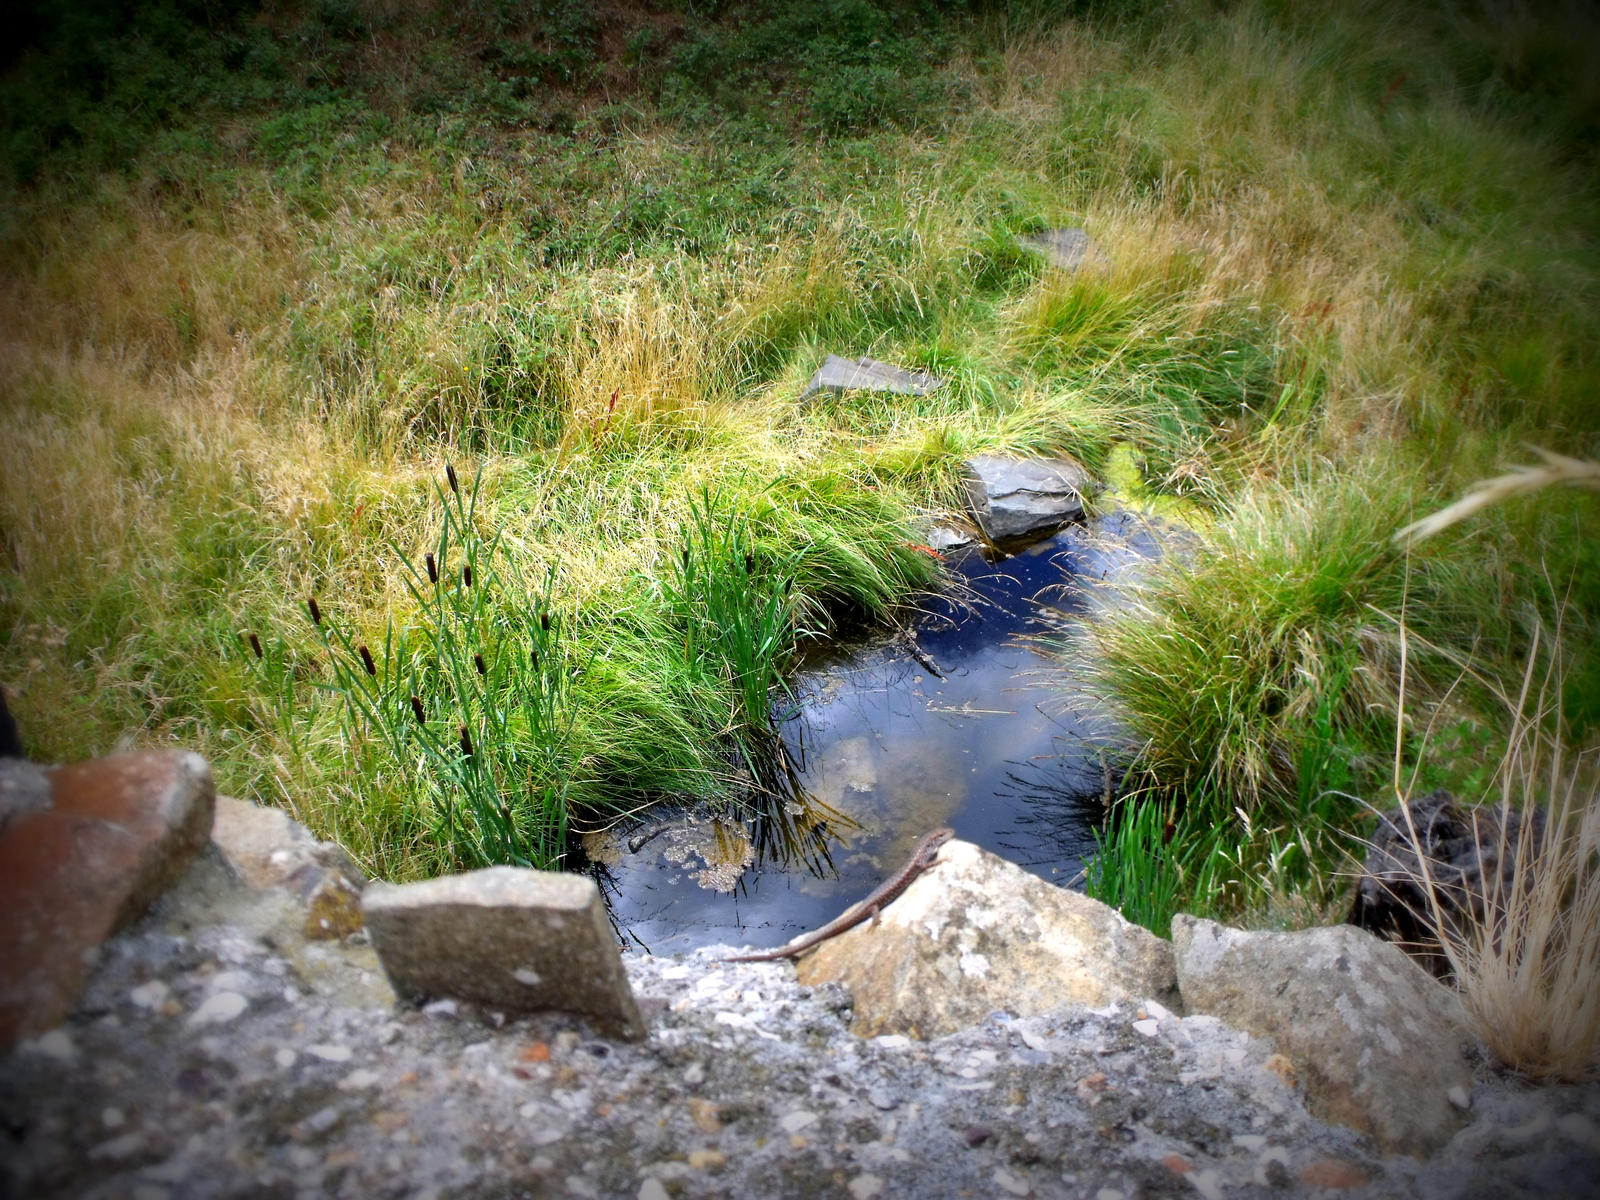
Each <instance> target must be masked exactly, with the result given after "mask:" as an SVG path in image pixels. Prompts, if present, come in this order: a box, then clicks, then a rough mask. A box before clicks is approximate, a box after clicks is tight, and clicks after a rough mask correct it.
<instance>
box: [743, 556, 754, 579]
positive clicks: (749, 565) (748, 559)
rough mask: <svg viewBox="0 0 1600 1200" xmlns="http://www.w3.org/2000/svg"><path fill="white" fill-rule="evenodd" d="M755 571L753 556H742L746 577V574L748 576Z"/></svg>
mask: <svg viewBox="0 0 1600 1200" xmlns="http://www.w3.org/2000/svg"><path fill="white" fill-rule="evenodd" d="M755 569H756V560H755V556H754V555H753V554H749V553H746V554H745V556H744V573H745V574H746V575H748V574H750V572H752V571H754V570H755Z"/></svg>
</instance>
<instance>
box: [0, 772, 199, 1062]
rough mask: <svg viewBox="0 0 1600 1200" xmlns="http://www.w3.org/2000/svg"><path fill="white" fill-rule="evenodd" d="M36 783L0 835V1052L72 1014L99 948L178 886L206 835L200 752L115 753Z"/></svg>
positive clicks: (51, 774) (46, 777)
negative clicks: (44, 787) (43, 786)
mask: <svg viewBox="0 0 1600 1200" xmlns="http://www.w3.org/2000/svg"><path fill="white" fill-rule="evenodd" d="M42 774H43V776H44V779H45V781H46V782H47V783H48V785H49V789H50V795H49V801H48V803H47V804H37V803H33V804H32V806H31V807H26V808H23V809H21V810H20V811H18V812H17V815H15V816H14V817H13V818H12V819H11V820H10V821H9V822H8V823H7V824H6V825H5V827H4V833H3V835H0V913H4V914H5V919H4V920H0V1049H3V1048H5V1047H7V1046H10V1045H11V1044H12V1042H13V1041H15V1040H16V1039H17V1038H19V1037H31V1036H33V1035H36V1034H39V1033H43V1032H44V1031H46V1030H48V1029H50V1028H52V1027H53V1026H55V1025H56V1024H58V1023H59V1022H60V1021H61V1020H62V1019H63V1018H64V1017H66V1016H67V1014H68V1013H70V1012H71V1011H72V1009H73V1006H74V1005H75V1004H76V1002H77V997H78V991H79V989H80V988H81V987H82V985H83V981H84V979H85V978H86V976H87V974H88V972H89V969H90V968H91V967H92V966H93V963H94V960H95V957H96V955H97V952H98V950H99V947H100V944H101V943H102V942H104V941H105V940H106V938H108V937H110V936H111V934H112V933H114V932H116V931H117V930H118V929H121V928H122V927H123V926H125V925H127V924H128V923H130V922H131V921H133V920H134V919H135V918H137V917H139V916H140V915H141V914H143V913H144V911H145V910H146V909H147V908H148V907H149V906H150V904H151V902H152V901H154V900H155V899H156V898H157V897H158V896H160V895H161V894H162V893H163V892H164V891H166V889H167V888H168V887H169V886H171V884H172V883H173V882H174V881H176V880H177V878H178V877H179V876H180V875H181V874H182V873H183V871H184V870H185V868H187V867H188V865H189V863H190V861H191V860H192V859H193V858H194V856H195V855H196V854H197V853H199V851H200V850H201V848H202V847H204V846H205V844H206V839H207V838H208V837H209V835H210V832H211V818H212V808H213V804H214V803H215V793H214V791H213V789H212V783H211V768H210V767H209V766H208V765H207V763H206V761H205V759H203V758H201V757H200V756H199V755H198V754H191V753H189V752H187V751H180V752H168V751H152V752H146V753H140V754H122V755H117V756H115V757H112V758H103V759H98V760H96V761H93V762H84V763H74V764H73V765H71V766H66V767H58V768H55V769H53V770H49V771H45V772H43V773H42ZM36 799H37V797H35V800H36Z"/></svg>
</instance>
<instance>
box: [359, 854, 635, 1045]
mask: <svg viewBox="0 0 1600 1200" xmlns="http://www.w3.org/2000/svg"><path fill="white" fill-rule="evenodd" d="M362 906H363V910H364V913H365V917H366V923H367V930H368V932H369V933H370V934H371V936H372V943H373V945H374V946H375V947H377V951H378V957H379V959H380V960H381V961H382V963H383V969H384V971H385V972H387V973H388V976H389V981H390V982H391V983H392V984H393V985H394V989H395V991H396V992H398V993H399V994H400V995H402V996H408V997H411V998H413V999H421V998H424V997H430V996H454V997H458V998H460V999H463V1000H472V1001H475V1002H478V1003H481V1004H485V1005H488V1006H490V1007H493V1008H498V1009H503V1010H506V1011H509V1012H532V1011H538V1010H542V1009H560V1010H563V1011H567V1012H577V1013H583V1014H586V1015H588V1016H590V1017H593V1018H594V1019H595V1020H596V1021H597V1022H599V1023H601V1024H602V1025H605V1026H607V1027H609V1028H611V1029H612V1030H614V1031H616V1032H618V1033H620V1034H622V1035H623V1036H626V1037H640V1036H643V1034H644V1020H643V1017H642V1016H641V1015H640V1012H639V1006H638V1004H637V1003H636V1002H635V1001H634V998H633V992H632V991H631V990H630V989H629V987H628V978H627V975H626V974H625V973H624V971H623V969H622V957H621V955H620V953H619V952H618V950H617V943H616V939H615V938H614V937H613V936H612V934H611V925H610V923H609V922H608V921H607V920H606V914H605V908H604V906H603V905H602V904H601V902H600V891H599V889H598V888H596V887H595V885H594V881H593V880H591V879H585V878H582V877H580V876H577V875H564V874H560V873H558V872H551V871H529V870H523V869H520V868H517V867H490V868H488V869H486V870H482V871H471V872H468V873H467V874H464V875H451V876H447V877H446V878H443V879H432V880H428V881H426V882H423V883H407V884H401V885H399V886H392V885H388V884H380V883H374V884H371V885H370V886H368V888H367V890H366V893H365V894H364V896H363V897H362Z"/></svg>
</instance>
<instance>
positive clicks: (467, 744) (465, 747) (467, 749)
mask: <svg viewBox="0 0 1600 1200" xmlns="http://www.w3.org/2000/svg"><path fill="white" fill-rule="evenodd" d="M461 753H463V754H465V755H466V756H467V757H468V758H471V757H472V735H471V734H470V733H468V732H467V727H466V726H465V725H463V726H461Z"/></svg>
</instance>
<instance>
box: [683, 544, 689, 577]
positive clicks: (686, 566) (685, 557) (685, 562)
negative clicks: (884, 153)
mask: <svg viewBox="0 0 1600 1200" xmlns="http://www.w3.org/2000/svg"><path fill="white" fill-rule="evenodd" d="M683 568H684V570H686V571H687V570H688V569H689V547H687V546H685V547H684V548H683Z"/></svg>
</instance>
